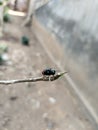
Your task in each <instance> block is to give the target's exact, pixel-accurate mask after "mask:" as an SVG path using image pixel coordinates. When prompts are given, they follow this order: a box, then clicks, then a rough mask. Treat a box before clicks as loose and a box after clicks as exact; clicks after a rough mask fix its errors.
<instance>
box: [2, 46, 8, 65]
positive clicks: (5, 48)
mask: <svg viewBox="0 0 98 130" xmlns="http://www.w3.org/2000/svg"><path fill="white" fill-rule="evenodd" d="M7 51H8V46H7V45H6V44H1V45H0V65H3V64H4V62H5V59H4V53H5V52H7Z"/></svg>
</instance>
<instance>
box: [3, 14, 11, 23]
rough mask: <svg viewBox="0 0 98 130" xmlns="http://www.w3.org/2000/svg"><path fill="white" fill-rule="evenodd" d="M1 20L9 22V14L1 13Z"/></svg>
mask: <svg viewBox="0 0 98 130" xmlns="http://www.w3.org/2000/svg"><path fill="white" fill-rule="evenodd" d="M3 21H4V22H5V23H8V22H10V15H9V14H8V13H5V14H4V15H3Z"/></svg>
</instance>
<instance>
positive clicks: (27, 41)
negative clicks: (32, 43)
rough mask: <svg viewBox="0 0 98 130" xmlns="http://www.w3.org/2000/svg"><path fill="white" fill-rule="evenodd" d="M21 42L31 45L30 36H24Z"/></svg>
mask: <svg viewBox="0 0 98 130" xmlns="http://www.w3.org/2000/svg"><path fill="white" fill-rule="evenodd" d="M21 43H22V44H23V45H26V46H28V45H29V38H28V37H27V36H22V38H21Z"/></svg>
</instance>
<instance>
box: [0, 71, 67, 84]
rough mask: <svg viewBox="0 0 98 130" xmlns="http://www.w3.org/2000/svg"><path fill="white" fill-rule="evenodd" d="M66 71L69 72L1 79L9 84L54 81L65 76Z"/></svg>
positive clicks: (3, 82)
mask: <svg viewBox="0 0 98 130" xmlns="http://www.w3.org/2000/svg"><path fill="white" fill-rule="evenodd" d="M65 73H67V72H63V73H58V74H56V75H54V76H50V77H46V76H42V77H37V78H28V79H15V80H1V81H0V84H4V85H9V84H15V83H23V82H37V81H54V80H57V79H58V78H59V77H61V76H63V75H64V74H65Z"/></svg>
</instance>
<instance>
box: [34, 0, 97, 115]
mask: <svg viewBox="0 0 98 130" xmlns="http://www.w3.org/2000/svg"><path fill="white" fill-rule="evenodd" d="M36 17H37V19H38V20H39V21H40V23H41V24H42V25H44V26H45V28H46V29H47V30H48V31H50V32H51V33H53V34H55V36H56V38H57V39H58V41H59V43H61V45H62V46H64V50H65V59H66V60H67V61H66V60H65V63H66V66H67V68H68V69H69V70H70V73H72V77H73V79H74V80H75V81H76V83H77V84H78V87H79V88H78V89H79V90H80V91H81V92H82V93H83V94H84V96H85V98H86V99H87V101H88V102H89V103H90V104H91V106H92V107H93V109H94V111H95V112H96V114H98V103H97V100H98V0H51V1H50V2H49V3H48V4H47V5H45V6H43V7H41V8H40V9H38V10H37V11H36ZM51 46H52V45H51ZM76 72H77V73H76Z"/></svg>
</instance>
